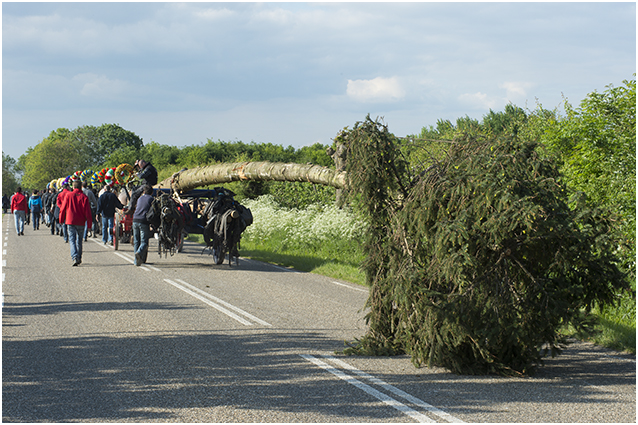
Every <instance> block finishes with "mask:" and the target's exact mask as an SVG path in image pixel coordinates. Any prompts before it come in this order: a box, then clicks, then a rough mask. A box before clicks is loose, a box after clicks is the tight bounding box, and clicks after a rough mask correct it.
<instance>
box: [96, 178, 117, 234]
mask: <svg viewBox="0 0 638 425" xmlns="http://www.w3.org/2000/svg"><path fill="white" fill-rule="evenodd" d="M116 208H119V209H122V208H124V205H122V203H121V202H120V200H119V199H118V197H117V196H116V195H115V193H113V192H111V186H109V185H104V193H103V194H102V195H100V197H99V198H98V200H97V213H98V214H101V215H102V242H104V244H105V245H106V244H107V243H108V244H110V245H113V224H114V222H115V209H116Z"/></svg>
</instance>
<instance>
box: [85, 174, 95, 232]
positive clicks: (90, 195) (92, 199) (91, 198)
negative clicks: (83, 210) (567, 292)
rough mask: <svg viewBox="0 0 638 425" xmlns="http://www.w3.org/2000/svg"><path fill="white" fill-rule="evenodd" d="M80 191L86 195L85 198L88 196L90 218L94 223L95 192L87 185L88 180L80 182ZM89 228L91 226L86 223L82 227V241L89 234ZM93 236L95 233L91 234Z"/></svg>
mask: <svg viewBox="0 0 638 425" xmlns="http://www.w3.org/2000/svg"><path fill="white" fill-rule="evenodd" d="M82 192H83V193H84V194H85V195H86V197H87V198H89V204H90V205H91V218H92V219H93V222H94V223H95V211H97V199H96V198H95V194H94V193H93V191H92V190H91V188H90V187H89V183H88V182H83V183H82ZM89 229H91V228H90V227H89V226H88V225H87V226H86V227H85V228H84V242H86V237H87V236H88V234H89ZM92 233H93V232H92ZM93 236H94V237H95V234H93Z"/></svg>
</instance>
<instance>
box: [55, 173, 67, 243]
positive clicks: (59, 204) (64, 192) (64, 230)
mask: <svg viewBox="0 0 638 425" xmlns="http://www.w3.org/2000/svg"><path fill="white" fill-rule="evenodd" d="M69 193H71V191H70V190H69V185H68V184H65V185H64V186H62V189H61V190H60V192H59V193H58V198H57V200H56V201H55V206H56V209H55V213H56V214H55V215H56V216H57V219H58V223H59V235H60V236H61V237H62V238H64V243H68V242H69V229H68V226H67V225H66V223H64V220H63V219H62V217H61V216H60V212H61V211H62V203H63V202H64V198H65V197H66V195H68V194H69Z"/></svg>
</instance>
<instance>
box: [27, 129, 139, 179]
mask: <svg viewBox="0 0 638 425" xmlns="http://www.w3.org/2000/svg"><path fill="white" fill-rule="evenodd" d="M141 146H142V139H140V138H139V137H138V136H136V135H135V134H134V133H132V132H130V131H128V130H124V129H123V128H121V127H119V126H118V125H115V124H104V125H102V126H100V127H94V126H82V127H78V128H76V129H75V130H68V129H66V128H59V129H57V130H55V131H52V132H51V133H50V134H49V136H48V137H46V138H44V139H43V140H42V141H41V142H40V143H38V144H37V145H36V146H35V147H34V148H29V149H28V150H27V152H26V153H25V154H24V155H22V156H21V157H20V159H19V160H18V168H19V169H20V170H21V171H23V172H24V174H23V176H22V186H23V187H25V188H30V189H36V188H37V189H42V188H44V187H46V185H47V183H49V182H50V181H51V180H53V179H54V178H60V177H65V176H67V175H69V174H72V173H74V172H75V171H78V170H85V169H95V170H97V169H101V168H102V167H104V166H117V165H119V164H121V163H123V162H128V163H133V162H135V159H137V156H138V154H139V150H140V148H141Z"/></svg>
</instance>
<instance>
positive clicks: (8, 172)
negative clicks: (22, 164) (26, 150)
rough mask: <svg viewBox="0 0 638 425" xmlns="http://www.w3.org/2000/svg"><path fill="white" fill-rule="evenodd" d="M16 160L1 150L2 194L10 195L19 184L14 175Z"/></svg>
mask: <svg viewBox="0 0 638 425" xmlns="http://www.w3.org/2000/svg"><path fill="white" fill-rule="evenodd" d="M15 167H16V160H15V159H13V158H12V157H10V156H9V155H5V154H4V151H2V194H3V195H7V196H11V195H12V194H13V193H15V191H16V189H17V188H18V186H19V185H20V184H19V183H18V179H17V178H16V175H15Z"/></svg>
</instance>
